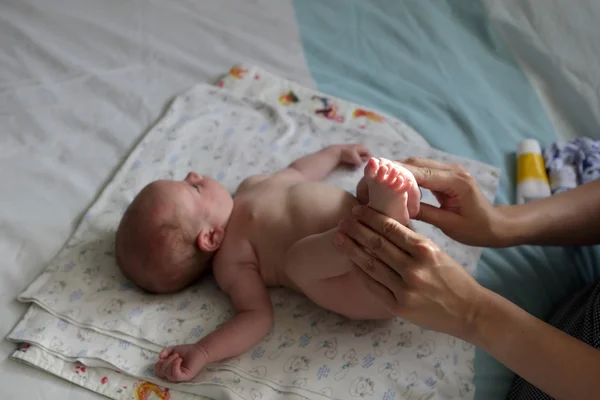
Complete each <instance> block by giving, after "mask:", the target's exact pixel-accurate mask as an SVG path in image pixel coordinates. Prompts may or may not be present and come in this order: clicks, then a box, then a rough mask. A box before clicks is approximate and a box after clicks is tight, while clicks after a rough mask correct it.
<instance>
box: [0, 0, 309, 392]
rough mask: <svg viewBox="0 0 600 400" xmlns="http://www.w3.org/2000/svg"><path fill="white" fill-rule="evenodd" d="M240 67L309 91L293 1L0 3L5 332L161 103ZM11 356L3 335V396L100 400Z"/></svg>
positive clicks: (1, 302)
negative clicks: (264, 70)
mask: <svg viewBox="0 0 600 400" xmlns="http://www.w3.org/2000/svg"><path fill="white" fill-rule="evenodd" d="M240 61H246V62H250V63H254V64H257V65H262V66H266V67H268V69H269V70H270V71H271V72H273V73H276V74H278V75H280V76H285V77H288V78H291V79H294V80H296V81H298V82H300V83H302V84H303V85H305V86H309V87H312V86H313V83H312V80H311V78H310V75H309V73H308V71H307V69H306V67H305V65H306V63H305V61H304V58H303V54H302V48H301V45H300V40H299V38H298V32H297V30H296V26H295V18H294V11H293V8H292V6H291V3H290V2H288V1H278V0H258V1H246V0H219V1H197V0H170V1H168V2H166V1H152V0H144V1H142V0H103V1H97V0H50V1H48V0H3V1H2V2H0V188H1V189H0V254H2V255H3V259H2V263H1V265H0V320H1V321H2V324H1V326H0V336H1V337H2V338H4V337H5V336H6V334H7V333H8V332H9V331H10V329H12V327H13V326H14V325H15V324H16V322H17V321H18V319H19V318H21V316H22V315H23V314H24V312H25V309H26V306H25V305H23V304H19V303H17V301H16V300H15V299H16V296H17V295H18V294H19V293H20V292H21V291H22V290H23V289H24V288H25V287H26V286H27V284H28V283H29V282H31V281H32V280H33V279H34V278H35V277H36V276H37V275H38V274H39V273H40V272H41V270H42V269H43V267H44V265H45V264H46V263H47V262H49V261H50V259H51V258H52V257H53V256H54V255H55V254H56V253H57V252H58V250H59V249H60V247H61V246H62V245H63V243H64V242H65V241H66V239H67V238H68V237H69V236H70V235H71V232H72V229H73V228H74V227H75V225H76V223H77V220H78V217H79V216H80V215H81V213H82V212H83V211H84V210H85V209H86V208H87V207H88V206H89V205H90V203H91V202H92V201H93V199H94V197H95V196H96V194H97V193H98V191H99V190H100V189H101V187H102V186H103V184H104V183H105V181H106V180H107V179H109V177H110V176H111V174H112V173H113V171H114V170H115V168H116V167H117V166H118V165H119V164H120V161H121V159H122V158H123V157H124V156H125V155H126V154H127V153H128V152H129V150H130V148H131V147H132V145H133V144H134V143H135V141H136V139H137V138H139V137H140V135H141V134H142V133H143V132H144V129H146V128H147V127H148V126H149V124H150V123H151V122H152V121H154V120H155V119H157V118H158V116H159V114H160V113H161V110H162V109H163V108H164V107H165V105H166V104H167V102H168V101H169V100H170V99H171V98H172V97H173V96H174V95H176V94H179V93H181V92H183V91H186V90H188V89H189V88H190V87H191V86H193V85H195V84H197V83H199V82H206V81H214V80H215V79H216V78H218V76H219V75H220V74H222V73H225V72H226V71H227V70H228V69H229V68H230V67H231V66H232V65H233V64H234V63H237V62H240ZM13 350H14V346H13V344H11V343H9V342H7V341H4V340H2V341H0V382H1V383H2V391H0V398H6V399H32V400H35V399H50V398H57V399H58V398H60V399H71V398H72V399H82V400H85V399H92V398H94V399H98V398H102V397H100V396H99V395H97V394H94V393H91V392H88V391H86V390H85V389H82V388H80V387H77V386H75V385H73V384H70V383H67V382H64V381H62V380H60V379H58V378H55V377H53V376H50V375H49V374H46V373H40V372H38V371H35V370H34V369H33V368H29V367H26V366H22V365H19V364H17V363H15V362H14V361H10V360H8V357H9V355H10V354H11V352H12V351H13Z"/></svg>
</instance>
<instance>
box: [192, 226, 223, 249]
mask: <svg viewBox="0 0 600 400" xmlns="http://www.w3.org/2000/svg"><path fill="white" fill-rule="evenodd" d="M224 236H225V231H223V228H211V229H210V230H206V231H205V230H203V231H202V232H200V233H199V234H198V237H197V238H196V243H197V244H198V247H199V248H200V250H202V251H205V252H209V253H212V252H213V251H217V250H218V249H219V247H220V246H221V243H222V242H223V237H224Z"/></svg>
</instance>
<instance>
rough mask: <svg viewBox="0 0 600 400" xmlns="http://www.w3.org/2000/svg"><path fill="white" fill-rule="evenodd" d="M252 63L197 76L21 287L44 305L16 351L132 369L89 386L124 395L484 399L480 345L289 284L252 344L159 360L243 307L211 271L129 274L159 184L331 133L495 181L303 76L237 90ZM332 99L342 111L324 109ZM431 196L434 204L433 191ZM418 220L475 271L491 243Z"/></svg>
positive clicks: (350, 182)
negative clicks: (117, 237) (188, 277)
mask: <svg viewBox="0 0 600 400" xmlns="http://www.w3.org/2000/svg"><path fill="white" fill-rule="evenodd" d="M243 70H244V71H246V72H245V73H244V74H240V73H239V71H237V70H234V72H235V73H234V74H230V75H229V76H228V78H227V79H225V80H224V81H222V82H221V84H220V86H225V88H217V87H214V86H209V85H199V86H197V87H195V88H193V89H192V90H190V91H189V92H187V93H185V94H184V95H182V96H180V97H178V98H176V99H175V100H174V102H173V103H172V105H171V107H170V108H169V109H168V111H167V113H166V114H165V115H164V117H163V118H161V119H160V121H159V122H158V123H157V124H156V125H155V126H154V127H153V128H152V129H151V130H150V132H149V133H148V134H147V135H146V136H145V137H144V139H143V140H142V141H141V142H140V143H139V145H138V146H137V147H136V148H135V150H134V151H133V152H132V153H131V155H130V156H129V158H128V159H127V161H126V162H125V164H124V165H123V166H122V168H121V169H120V170H119V172H118V173H117V174H116V176H115V177H114V179H113V180H112V182H111V183H109V184H108V186H107V187H106V189H105V190H104V191H103V193H102V194H101V196H100V198H99V199H98V200H97V201H96V202H95V204H94V205H93V206H92V207H91V208H90V209H89V211H88V212H87V213H86V215H85V216H84V218H83V221H82V223H81V225H80V226H79V227H78V229H77V230H76V233H75V234H74V235H73V237H72V238H71V239H70V240H69V241H68V243H67V245H66V246H65V247H64V249H63V250H62V251H61V252H60V253H59V254H58V256H57V257H56V258H55V260H54V261H53V262H52V263H51V264H50V265H49V266H48V267H47V268H46V269H45V271H44V272H43V274H42V275H41V276H39V277H38V278H37V279H36V280H35V281H34V282H33V283H32V284H31V285H30V286H29V287H28V288H27V290H26V291H25V292H24V293H22V295H21V296H20V298H19V299H20V300H21V301H25V302H31V303H33V305H32V306H31V308H30V310H29V311H28V313H27V315H26V316H25V317H24V318H23V320H22V321H21V322H20V323H19V325H18V326H17V327H16V328H15V329H14V330H13V332H12V333H11V335H10V339H11V340H14V341H16V342H21V343H29V344H30V345H28V346H26V347H24V348H23V347H22V348H21V351H17V352H16V353H15V356H14V357H15V358H16V359H20V360H22V361H24V362H28V363H29V364H32V365H36V366H38V367H40V368H43V369H46V370H48V371H50V372H53V373H57V374H59V375H61V373H60V371H61V368H72V369H73V371H74V374H73V376H74V378H73V379H71V378H69V379H71V380H72V381H74V382H75V383H78V384H81V385H83V386H90V385H91V384H89V385H88V382H87V379H88V376H90V377H91V376H93V375H92V374H93V373H95V374H96V375H95V376H97V379H100V381H101V382H102V384H104V383H107V382H108V384H107V385H108V386H110V379H112V377H113V376H116V375H115V372H114V370H117V371H118V372H121V373H124V374H125V375H126V376H127V377H126V378H119V379H120V381H119V382H120V383H119V385H121V386H122V387H118V385H117V386H115V387H112V388H110V390H112V391H109V387H108V386H107V387H106V390H105V389H102V390H100V389H101V384H100V383H98V384H97V385H93V387H92V389H93V390H96V391H98V392H100V393H103V394H105V395H107V396H109V397H113V398H130V396H129V395H127V396H125V394H124V393H126V392H127V391H128V390H131V388H130V387H128V386H127V385H122V382H124V381H123V379H125V380H127V379H129V380H130V381H131V382H132V384H131V385H132V387H136V388H137V390H138V391H139V390H141V389H140V388H144V390H146V391H147V393H149V392H150V391H153V392H154V393H156V394H157V395H159V397H160V396H162V398H173V399H179V398H181V399H184V398H185V399H187V398H194V397H196V396H207V397H213V398H223V397H225V396H227V395H231V394H232V393H235V394H237V395H238V396H239V397H240V398H243V399H252V400H255V399H270V398H282V397H285V398H298V399H302V398H306V399H338V398H340V399H341V398H348V396H350V397H352V398H372V399H389V400H391V399H400V398H405V399H408V398H410V399H424V398H427V399H429V398H433V396H434V395H435V396H439V397H441V398H467V399H469V398H473V394H474V388H473V384H472V378H473V359H474V354H475V353H474V351H475V350H474V348H473V347H472V346H470V345H468V344H466V343H463V342H461V341H457V340H455V339H452V338H450V337H448V336H446V335H443V334H439V333H435V332H429V331H425V330H422V329H420V328H417V327H415V326H413V325H412V324H409V323H407V322H405V321H403V320H401V319H396V320H394V321H392V322H386V323H373V322H350V321H347V320H345V319H343V318H341V317H339V316H337V315H335V314H332V313H329V312H327V311H325V310H323V309H320V308H319V307H317V306H316V305H314V304H312V303H311V302H310V301H309V300H307V299H306V298H305V297H304V296H301V295H297V294H293V293H290V292H288V291H287V290H285V289H272V290H271V294H272V299H273V304H274V308H275V324H274V327H273V330H272V332H271V333H270V334H269V335H268V336H267V337H265V338H264V340H262V341H261V342H260V343H259V344H258V345H257V346H256V347H255V348H253V349H252V350H251V351H249V352H248V353H246V354H243V355H241V356H239V357H237V358H235V359H231V360H227V361H225V362H222V363H219V364H215V365H211V366H210V367H209V368H206V370H204V371H203V372H202V373H201V374H200V375H199V376H198V377H197V378H196V380H195V381H194V382H192V383H184V384H167V383H166V382H162V381H160V380H158V379H156V377H155V376H154V373H153V364H154V363H155V362H156V360H157V357H158V354H157V352H159V351H160V349H161V348H162V347H163V346H169V345H174V344H180V343H192V342H196V341H197V340H199V339H200V338H201V337H203V336H204V335H206V334H207V333H209V332H211V331H212V330H214V329H215V328H216V327H218V326H219V325H220V324H222V323H223V322H225V321H227V320H228V319H229V318H230V317H231V316H232V315H233V310H232V308H231V305H230V303H229V301H228V299H227V298H226V297H225V296H224V294H223V293H222V292H220V291H219V290H218V288H217V287H216V286H215V284H214V282H213V281H212V280H208V281H205V282H203V283H201V284H199V285H197V286H195V287H192V288H189V289H188V290H185V291H183V292H181V293H178V294H175V295H169V296H150V295H147V294H144V293H142V292H140V291H138V290H137V289H136V288H134V287H133V286H132V285H131V284H130V283H129V282H127V281H126V280H125V279H124V278H123V276H122V275H121V274H120V272H119V270H118V268H117V267H116V263H115V259H114V253H113V236H114V233H115V230H116V227H117V224H118V221H119V219H120V217H121V215H122V213H123V211H124V209H125V208H126V206H127V205H128V204H129V202H130V201H131V200H132V199H133V197H134V196H135V194H136V193H137V192H138V191H139V190H140V189H141V188H142V187H143V186H145V185H146V184H147V183H149V182H150V181H152V180H155V179H159V178H170V179H182V178H183V177H184V176H185V174H186V173H187V172H188V171H189V170H197V171H201V172H202V173H203V174H210V175H212V176H214V177H216V178H217V179H218V180H220V181H221V182H222V183H223V184H224V185H225V186H226V187H227V188H228V189H230V190H231V191H233V190H234V189H235V188H236V186H237V185H238V184H239V183H240V181H241V180H242V179H244V178H245V177H246V176H248V175H254V174H260V173H266V172H273V171H275V170H277V169H280V168H283V167H285V166H286V165H288V164H289V163H290V161H291V160H293V159H295V158H297V157H300V156H302V155H304V154H307V153H310V152H313V151H316V150H318V149H320V148H322V147H323V146H326V145H328V144H333V143H345V142H361V143H364V144H365V145H366V146H367V147H368V148H369V149H370V150H371V151H372V152H373V153H374V154H375V155H377V156H382V157H386V158H390V159H401V158H405V157H408V156H422V157H430V158H434V159H438V160H443V161H454V162H458V163H460V164H462V165H463V166H464V167H465V168H466V169H467V170H468V171H470V172H471V173H472V174H473V175H474V176H475V177H476V179H477V180H478V182H479V184H480V185H481V188H482V190H483V192H484V194H485V196H486V197H487V198H488V199H489V200H490V201H491V200H493V198H494V196H495V192H496V189H497V186H498V173H497V171H496V170H495V169H494V168H491V167H489V166H486V165H482V164H480V163H477V162H473V161H469V160H464V159H458V158H456V157H453V156H451V155H448V154H444V153H441V152H438V151H435V150H433V149H431V148H429V147H427V146H424V145H423V143H422V142H420V143H419V144H418V145H416V144H414V143H415V142H416V141H417V140H413V141H411V142H407V141H405V140H403V139H401V138H402V137H403V138H405V139H406V138H409V139H410V138H411V137H410V136H411V135H412V133H413V131H411V130H410V129H409V128H408V127H406V126H404V125H402V124H400V123H398V122H397V121H393V120H391V119H389V118H387V117H386V118H383V117H380V116H378V115H376V114H369V112H367V111H365V110H361V112H360V113H357V112H355V111H356V110H354V111H353V110H350V109H344V107H347V108H348V107H353V106H352V105H348V104H347V103H341V102H339V103H338V102H337V100H336V99H328V102H327V103H326V102H324V101H323V100H322V98H317V99H316V100H315V98H314V97H315V96H314V94H313V95H311V93H308V92H304V91H303V89H302V88H299V87H296V88H294V90H295V91H294V92H293V95H291V94H290V87H289V86H286V87H283V86H282V85H281V84H278V85H271V86H273V87H271V86H268V85H267V87H266V88H265V86H264V85H263V87H262V88H260V89H261V90H262V91H261V90H258V89H256V90H254V89H252V87H251V86H252V85H253V84H254V85H255V83H249V84H248V85H246V86H245V87H242V89H240V90H237V92H236V90H229V89H227V87H228V86H232V85H233V83H236V85H237V86H235V85H233V86H235V87H240V85H239V83H240V82H237V81H239V80H241V79H242V78H244V77H245V75H246V74H249V76H253V77H254V78H255V74H256V75H258V72H256V71H250V68H246V69H243ZM260 73H261V74H263V76H264V75H266V73H264V72H262V71H261V72H260ZM265 79H266V78H265ZM230 81H231V82H230ZM272 81H273V80H271V81H270V82H272ZM240 93H244V94H248V93H249V94H252V95H253V97H244V96H242V95H240ZM294 100H295V101H294ZM303 102H304V103H303ZM332 104H333V105H334V109H335V111H334V112H333V113H332V112H331V110H329V112H326V113H318V114H315V110H317V111H318V110H322V108H323V106H324V105H327V106H329V107H330V106H331V105H332ZM340 116H341V118H340ZM336 118H337V119H336ZM361 118H362V119H361ZM350 119H352V121H350ZM384 121H385V122H384ZM392 121H393V123H392ZM351 123H352V124H354V125H352V124H351ZM367 124H369V126H368V127H367V126H366V125H367ZM377 125H381V127H380V129H378V127H377ZM367 128H368V129H367ZM368 132H369V133H368ZM415 137H417V138H418V136H415ZM360 174H361V172H360V171H356V172H348V171H338V172H336V173H334V174H333V175H332V176H331V177H330V178H329V182H331V183H332V184H336V185H339V186H340V187H342V188H344V189H346V190H348V191H351V192H353V191H354V188H355V186H356V183H357V181H358V179H359V178H360ZM424 201H427V202H429V203H432V204H436V201H435V199H434V198H433V196H431V194H430V193H429V192H427V191H424ZM415 229H416V230H417V231H418V232H420V233H422V234H424V235H426V236H428V237H430V238H432V239H433V240H434V241H435V242H436V243H438V244H439V245H440V246H442V247H443V248H444V249H445V250H447V251H448V252H449V253H450V254H451V255H452V256H453V257H455V258H456V259H457V260H459V262H461V263H462V264H463V265H464V266H465V267H466V268H467V269H468V270H469V271H470V272H474V270H475V265H476V262H477V260H478V259H479V257H480V250H478V249H475V248H470V247H467V246H463V245H460V244H458V243H456V242H454V241H452V240H450V239H449V238H447V237H446V236H444V235H443V234H442V233H441V232H440V231H439V230H437V229H434V228H432V227H431V226H428V225H425V224H422V223H419V222H417V223H415ZM27 352H29V354H30V355H29V356H27V355H26V354H27ZM86 367H87V372H86ZM82 368H83V370H82ZM57 371H58V372H57ZM92 371H93V372H92ZM98 371H100V372H98ZM111 374H112V375H111ZM62 375H63V376H64V374H62ZM84 377H85V379H84ZM89 379H91V378H89ZM84 380H85V382H84ZM151 382H154V383H155V384H156V385H154V384H152V383H151ZM144 385H146V386H144ZM167 387H168V388H170V391H169V389H165V388H167ZM121 393H123V396H121V395H120V394H121ZM161 393H162V395H161ZM138 394H139V393H138ZM167 395H168V396H167ZM169 396H170V397H169ZM138 397H139V396H138ZM436 398H438V397H436Z"/></svg>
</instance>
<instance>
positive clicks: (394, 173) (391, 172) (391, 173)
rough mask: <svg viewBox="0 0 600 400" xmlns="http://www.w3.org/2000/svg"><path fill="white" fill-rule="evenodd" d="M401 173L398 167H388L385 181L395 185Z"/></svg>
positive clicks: (389, 184)
mask: <svg viewBox="0 0 600 400" xmlns="http://www.w3.org/2000/svg"><path fill="white" fill-rule="evenodd" d="M399 173H400V171H399V170H398V169H397V168H394V167H392V166H390V167H388V174H387V177H386V178H385V181H386V182H385V183H386V184H387V185H388V186H392V185H394V184H395V182H396V178H397V177H398V174H399Z"/></svg>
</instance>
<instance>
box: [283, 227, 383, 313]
mask: <svg viewBox="0 0 600 400" xmlns="http://www.w3.org/2000/svg"><path fill="white" fill-rule="evenodd" d="M335 233H336V229H332V230H330V231H327V232H324V233H320V234H317V235H311V236H308V237H305V238H303V239H301V240H299V241H298V242H296V243H295V244H294V245H293V246H292V247H291V248H290V249H289V250H288V252H287V253H286V257H285V266H284V268H285V269H284V271H285V274H286V277H287V280H288V282H287V284H288V285H289V286H291V287H292V288H294V289H296V290H298V291H300V292H302V293H304V294H305V295H306V296H307V297H308V298H310V299H311V300H312V301H314V302H315V303H317V304H318V305H320V306H321V307H323V308H325V309H327V310H330V311H333V312H335V313H338V314H341V315H343V316H345V317H346V318H350V319H355V320H365V319H390V318H392V317H393V315H392V314H391V313H390V312H389V311H387V310H386V309H385V307H384V306H383V304H382V303H381V302H380V301H379V300H377V298H376V297H375V296H373V294H371V292H370V291H369V290H368V289H367V288H366V286H365V285H364V284H363V283H362V281H361V278H360V276H359V271H357V270H356V268H355V267H354V266H353V264H352V261H350V260H349V259H348V258H347V257H346V256H345V255H343V254H342V253H341V252H339V251H338V250H337V249H336V248H335V246H334V245H333V236H334V235H335Z"/></svg>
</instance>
